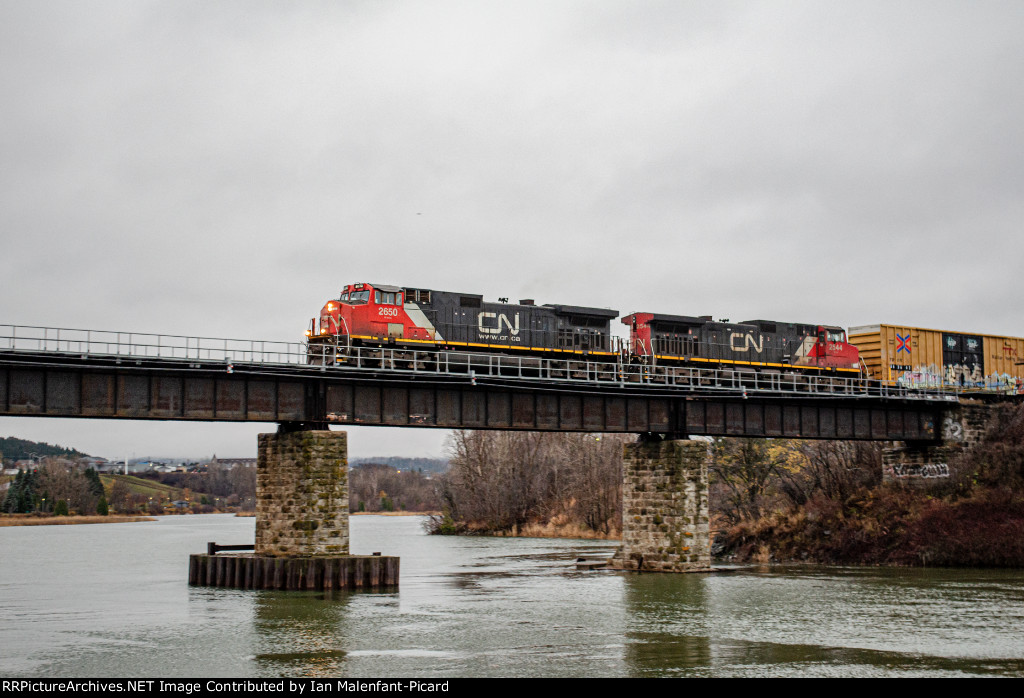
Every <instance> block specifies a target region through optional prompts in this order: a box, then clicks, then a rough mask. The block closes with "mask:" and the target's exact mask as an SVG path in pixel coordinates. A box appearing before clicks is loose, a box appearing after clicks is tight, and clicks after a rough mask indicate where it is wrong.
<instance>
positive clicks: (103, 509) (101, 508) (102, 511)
mask: <svg viewBox="0 0 1024 698" xmlns="http://www.w3.org/2000/svg"><path fill="white" fill-rule="evenodd" d="M96 513H97V514H99V515H100V516H106V515H107V514H108V513H110V507H108V506H107V498H106V497H100V503H99V504H97V505H96Z"/></svg>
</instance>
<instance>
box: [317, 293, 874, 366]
mask: <svg viewBox="0 0 1024 698" xmlns="http://www.w3.org/2000/svg"><path fill="white" fill-rule="evenodd" d="M618 315H619V312H618V311H617V310H611V309H607V308H590V307H585V306H576V305H537V304H536V303H535V302H534V301H533V300H532V299H525V300H520V301H519V303H509V302H508V299H505V298H501V299H499V302H497V303H492V302H487V301H484V300H483V296H481V295H480V294H471V293H455V292H450V291H437V290H431V289H422V288H412V287H405V286H389V285H384V284H369V283H356V284H349V285H347V286H345V288H344V289H343V290H342V292H341V294H340V296H339V297H338V298H337V299H333V300H330V301H328V302H327V303H326V304H325V305H324V306H323V308H322V309H321V311H320V317H319V320H318V319H317V318H314V319H312V320H310V326H309V329H307V330H306V337H307V347H308V355H309V361H310V362H311V363H345V362H346V361H347V360H348V356H349V355H350V353H351V349H352V348H353V347H367V348H369V349H370V351H368V352H366V354H367V355H368V356H373V355H374V351H373V350H374V349H381V348H391V349H393V350H395V351H392V352H390V353H389V356H391V357H392V358H393V359H400V360H410V361H411V360H413V359H414V357H419V356H422V354H414V353H413V352H414V350H431V351H433V350H459V351H465V352H473V353H484V354H486V353H495V352H497V353H501V354H513V355H519V356H530V357H544V356H557V357H561V358H570V359H571V358H576V359H580V360H583V361H587V362H606V363H609V364H613V363H622V364H625V365H636V364H643V365H678V366H700V367H705V368H737V367H745V368H748V369H753V370H776V371H782V370H785V371H787V372H788V371H792V372H829V373H843V374H846V375H857V374H859V373H860V362H859V355H858V351H857V348H856V347H855V346H853V345H852V344H849V343H848V342H847V341H846V339H847V338H846V332H845V331H844V330H843V329H842V328H841V327H835V326H831V325H809V324H797V323H782V322H774V321H768V320H752V321H748V322H741V323H730V322H728V321H724V320H723V321H717V322H716V321H713V320H712V318H711V317H710V316H701V317H689V316H683V315H663V314H657V313H646V312H637V313H632V314H630V315H627V316H625V317H623V318H622V322H623V323H624V324H625V325H627V326H628V327H629V339H628V341H625V342H620V341H618V338H616V337H613V336H612V334H611V326H610V325H611V321H612V320H613V319H614V318H616V317H618ZM403 352H404V353H403ZM377 356H382V354H381V353H378V354H377ZM417 360H418V359H417Z"/></svg>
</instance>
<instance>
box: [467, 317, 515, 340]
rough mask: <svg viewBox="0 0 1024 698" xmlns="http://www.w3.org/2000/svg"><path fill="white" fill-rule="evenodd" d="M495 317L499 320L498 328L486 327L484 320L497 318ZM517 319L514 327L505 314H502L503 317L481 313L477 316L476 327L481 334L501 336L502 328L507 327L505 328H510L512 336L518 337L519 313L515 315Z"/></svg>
mask: <svg viewBox="0 0 1024 698" xmlns="http://www.w3.org/2000/svg"><path fill="white" fill-rule="evenodd" d="M495 317H496V318H498V326H497V327H484V320H485V319H487V318H495ZM515 319H516V324H515V325H513V324H512V323H511V322H510V321H509V319H508V317H507V316H506V315H505V314H504V313H502V314H501V315H498V314H497V313H480V314H479V315H478V316H477V323H476V326H477V329H479V330H480V333H481V334H501V326H502V325H505V327H507V328H508V331H509V332H511V333H512V334H514V335H516V334H519V313H516V314H515Z"/></svg>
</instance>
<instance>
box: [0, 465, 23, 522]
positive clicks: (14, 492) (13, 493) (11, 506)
mask: <svg viewBox="0 0 1024 698" xmlns="http://www.w3.org/2000/svg"><path fill="white" fill-rule="evenodd" d="M24 487H25V471H24V470H19V471H18V474H17V475H16V476H15V477H14V482H12V483H11V486H10V487H9V488H8V489H7V495H6V496H5V497H4V503H3V506H2V508H3V511H4V513H5V514H13V513H15V512H17V511H18V502H19V501H21V491H22V489H24Z"/></svg>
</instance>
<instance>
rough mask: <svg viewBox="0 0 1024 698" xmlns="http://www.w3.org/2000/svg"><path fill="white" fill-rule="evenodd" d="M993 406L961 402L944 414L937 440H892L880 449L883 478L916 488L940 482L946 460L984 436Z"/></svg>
mask: <svg viewBox="0 0 1024 698" xmlns="http://www.w3.org/2000/svg"><path fill="white" fill-rule="evenodd" d="M991 415H992V406H990V405H987V404H984V403H980V402H979V403H968V402H962V403H960V404H959V405H958V406H956V407H954V408H953V409H951V410H949V411H948V412H947V413H946V414H945V415H944V417H943V421H942V425H941V429H940V434H941V438H940V439H939V440H938V441H919V442H914V441H894V442H892V445H891V446H888V447H886V448H885V449H883V450H882V481H883V482H887V483H900V484H904V485H913V486H917V487H929V486H933V485H941V484H942V483H943V482H946V481H947V480H948V479H949V477H950V470H949V463H950V462H951V461H952V460H953V459H954V458H956V457H957V456H959V455H960V454H962V453H963V452H964V451H966V450H967V449H968V448H970V447H971V446H974V445H975V444H977V443H978V442H979V441H981V439H982V438H983V437H984V436H985V431H986V428H987V425H988V422H989V419H990V418H991Z"/></svg>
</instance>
